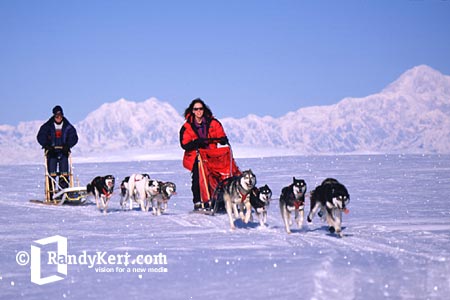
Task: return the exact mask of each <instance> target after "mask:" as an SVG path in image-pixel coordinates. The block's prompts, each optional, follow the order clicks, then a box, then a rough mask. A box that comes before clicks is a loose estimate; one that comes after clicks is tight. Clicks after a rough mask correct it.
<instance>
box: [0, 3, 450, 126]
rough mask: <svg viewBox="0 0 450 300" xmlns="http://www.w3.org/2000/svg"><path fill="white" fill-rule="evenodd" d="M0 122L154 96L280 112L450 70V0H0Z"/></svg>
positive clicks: (78, 116) (181, 103) (223, 108)
mask: <svg viewBox="0 0 450 300" xmlns="http://www.w3.org/2000/svg"><path fill="white" fill-rule="evenodd" d="M0 45H1V46H0V99H1V101H2V104H1V106H2V109H1V111H0V124H10V125H17V123H18V122H19V121H31V120H44V119H47V118H48V117H49V116H50V115H51V109H52V107H53V106H54V105H56V104H60V105H62V106H63V108H64V111H65V114H66V116H67V117H68V118H69V119H70V120H71V121H72V122H73V123H76V122H78V121H81V120H82V119H84V118H85V117H86V116H87V114H88V113H90V112H91V111H93V110H95V109H97V108H98V107H99V106H100V105H101V104H103V103H105V102H114V101H116V100H118V99H120V98H125V99H128V100H131V101H137V102H140V101H144V100H146V99H148V98H150V97H156V98H158V99H159V100H161V101H164V102H168V103H170V104H171V105H172V106H174V107H175V109H177V111H178V112H179V113H180V114H181V113H182V112H183V111H184V108H185V107H186V106H187V105H188V104H189V102H190V101H191V100H192V99H194V98H196V97H201V98H203V99H204V100H205V101H206V102H207V104H208V105H209V106H210V107H211V108H212V110H213V112H214V113H215V115H216V116H217V117H219V118H222V117H236V118H240V117H244V116H247V115H248V114H256V115H259V116H264V115H271V116H274V117H279V116H282V115H284V114H286V113H287V112H289V111H294V110H297V109H299V108H301V107H307V106H312V105H329V104H334V103H337V102H339V101H340V100H341V99H343V98H345V97H363V96H367V95H370V94H372V93H376V92H379V91H380V90H381V89H383V88H384V87H385V86H386V85H388V84H389V83H391V82H392V81H393V80H395V79H396V78H398V76H400V75H401V74H402V73H403V72H404V71H406V70H408V69H410V68H412V67H414V66H417V65H421V64H426V65H429V66H431V67H432V68H435V69H436V70H438V71H440V72H442V73H444V74H450V56H449V53H450V1H445V0H423V1H420V0H410V1H408V0H394V1H389V0H372V1H367V0H366V1H363V0H361V1H350V0H329V1H326V0H317V1H313V0H309V1H304V0H297V1H285V0H279V1H262V0H259V1H252V0H238V1H235V0H223V1H213V0H211V1H196V0H190V1H172V0H164V1H150V0H148V1H133V0H127V1H125V0H124V1H113V0H111V1H96V0H91V1H88V0H79V1H57V0H54V1H48V0H39V1H24V0H15V1H14V0H0Z"/></svg>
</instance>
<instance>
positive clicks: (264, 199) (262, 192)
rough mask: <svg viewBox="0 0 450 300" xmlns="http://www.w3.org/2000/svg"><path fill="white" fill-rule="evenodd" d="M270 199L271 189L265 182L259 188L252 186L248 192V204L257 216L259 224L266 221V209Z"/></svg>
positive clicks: (262, 224) (263, 223)
mask: <svg viewBox="0 0 450 300" xmlns="http://www.w3.org/2000/svg"><path fill="white" fill-rule="evenodd" d="M271 199H272V190H271V189H270V188H269V186H268V185H267V184H266V185H264V186H262V187H260V188H257V187H254V188H253V189H252V191H251V192H250V204H251V205H252V207H253V209H254V210H255V213H256V215H257V216H258V220H259V224H260V225H261V226H264V225H265V223H266V222H267V209H268V208H269V204H270V200H271Z"/></svg>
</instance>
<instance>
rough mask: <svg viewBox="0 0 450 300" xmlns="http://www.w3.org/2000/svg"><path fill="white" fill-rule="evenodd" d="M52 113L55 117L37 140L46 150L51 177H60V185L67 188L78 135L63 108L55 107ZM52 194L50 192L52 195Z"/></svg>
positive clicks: (45, 125) (41, 129)
mask: <svg viewBox="0 0 450 300" xmlns="http://www.w3.org/2000/svg"><path fill="white" fill-rule="evenodd" d="M52 112H53V116H52V117H51V118H50V119H48V121H47V122H45V123H44V124H43V125H42V126H41V127H40V128H39V132H38V134H37V140H38V143H39V144H40V145H41V146H42V148H43V149H45V155H46V157H47V171H48V173H49V175H50V176H51V177H52V178H54V179H55V180H56V177H57V176H58V175H59V179H58V182H59V185H60V186H61V188H67V187H69V154H70V149H71V148H72V147H73V146H75V145H76V143H77V142H78V135H77V130H76V129H75V127H74V126H73V125H72V124H70V122H69V120H67V119H66V118H65V117H64V113H63V109H62V107H61V106H59V105H57V106H55V107H54V108H53V110H52ZM52 192H53V191H50V195H52Z"/></svg>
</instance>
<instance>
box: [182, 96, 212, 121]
mask: <svg viewBox="0 0 450 300" xmlns="http://www.w3.org/2000/svg"><path fill="white" fill-rule="evenodd" d="M195 103H201V104H202V105H203V115H204V116H205V117H206V118H211V117H212V111H211V109H210V108H209V107H208V105H206V104H205V102H203V100H202V99H200V98H195V99H194V100H192V101H191V104H189V106H188V108H186V109H185V111H184V118H185V119H187V118H188V116H189V115H191V114H192V110H193V109H194V105H195Z"/></svg>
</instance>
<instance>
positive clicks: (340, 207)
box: [307, 178, 350, 236]
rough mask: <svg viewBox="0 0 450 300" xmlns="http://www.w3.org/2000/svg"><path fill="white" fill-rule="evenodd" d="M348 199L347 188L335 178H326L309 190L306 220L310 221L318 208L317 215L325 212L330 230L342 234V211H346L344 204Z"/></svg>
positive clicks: (345, 204)
mask: <svg viewBox="0 0 450 300" xmlns="http://www.w3.org/2000/svg"><path fill="white" fill-rule="evenodd" d="M349 201H350V195H349V193H348V191H347V188H346V187H345V186H344V185H343V184H341V183H340V182H339V181H337V180H336V179H334V178H327V179H325V180H324V181H323V182H322V184H321V185H319V186H318V187H316V189H315V190H313V191H312V192H311V210H310V212H309V214H308V219H307V220H308V222H311V221H312V219H313V218H314V215H315V214H316V212H317V211H318V210H319V209H320V211H319V216H320V217H322V216H323V214H324V213H325V216H324V217H325V219H326V221H327V223H328V225H329V226H330V228H329V230H330V232H331V233H334V232H336V233H337V234H338V235H339V236H342V233H341V231H342V229H341V223H342V212H345V213H348V209H347V207H346V206H347V204H348V203H349Z"/></svg>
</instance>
